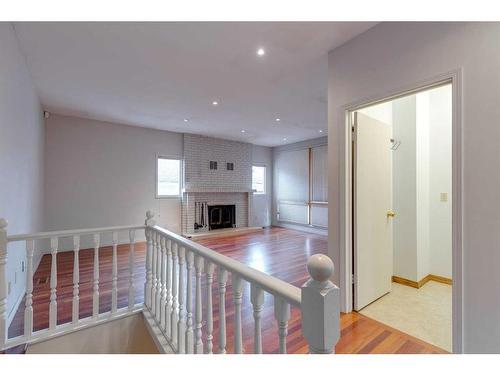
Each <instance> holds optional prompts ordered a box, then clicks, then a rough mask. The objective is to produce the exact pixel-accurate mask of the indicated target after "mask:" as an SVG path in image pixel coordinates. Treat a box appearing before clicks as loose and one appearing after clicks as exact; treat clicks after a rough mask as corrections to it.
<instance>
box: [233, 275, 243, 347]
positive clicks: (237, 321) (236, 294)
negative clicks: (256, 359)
mask: <svg viewBox="0 0 500 375" xmlns="http://www.w3.org/2000/svg"><path fill="white" fill-rule="evenodd" d="M232 283H233V300H234V352H235V353H236V354H241V353H243V336H242V327H241V303H242V301H243V279H242V278H241V277H239V276H238V275H237V274H235V273H233V274H232Z"/></svg>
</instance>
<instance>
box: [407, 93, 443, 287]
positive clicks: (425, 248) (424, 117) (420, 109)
mask: <svg viewBox="0 0 500 375" xmlns="http://www.w3.org/2000/svg"><path fill="white" fill-rule="evenodd" d="M414 96H415V105H416V119H415V123H416V129H415V135H416V139H415V142H416V172H417V173H416V174H417V180H416V182H417V189H416V192H417V196H416V208H417V210H416V216H417V228H416V232H417V249H416V250H417V264H416V269H417V277H416V279H414V280H415V281H419V280H422V279H423V278H424V277H426V276H427V275H428V274H429V272H430V254H429V246H430V225H429V221H430V217H431V212H430V201H429V199H430V195H429V188H430V185H429V181H430V175H429V174H430V163H432V162H434V160H432V161H431V160H430V159H429V156H430V155H429V136H430V124H429V108H430V102H429V92H421V93H418V94H417V95H414ZM449 109H450V111H451V108H449ZM450 155H451V154H450ZM447 156H448V157H449V155H447ZM450 170H451V165H450ZM450 223H451V218H450ZM450 236H451V233H450ZM450 263H451V257H450Z"/></svg>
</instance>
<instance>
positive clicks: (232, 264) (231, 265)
mask: <svg viewBox="0 0 500 375" xmlns="http://www.w3.org/2000/svg"><path fill="white" fill-rule="evenodd" d="M151 229H153V230H155V231H156V232H159V233H161V234H163V235H166V236H168V237H171V238H172V239H173V240H175V241H176V242H177V243H178V244H181V246H184V247H186V248H188V249H189V250H191V251H192V252H193V253H195V254H196V255H199V256H201V257H203V258H205V259H208V260H209V261H210V262H212V263H214V264H216V265H218V266H220V267H222V268H224V269H225V270H226V271H229V272H231V273H233V272H234V273H236V274H238V275H239V276H240V277H241V278H242V279H244V280H246V281H248V282H250V283H254V284H257V285H258V286H259V287H260V288H262V289H263V290H265V291H266V292H268V293H270V294H272V295H276V296H279V297H281V298H283V299H284V300H285V301H286V302H288V303H290V304H291V305H294V306H297V307H300V303H301V291H300V288H298V287H296V286H293V285H292V284H289V283H287V282H285V281H283V280H280V279H278V278H276V277H274V276H271V275H268V274H266V273H264V272H262V271H259V270H256V269H255V268H252V267H250V266H247V265H246V264H244V263H241V262H239V261H237V260H235V259H233V258H229V257H227V256H225V255H222V254H220V253H218V252H216V251H214V250H211V249H209V248H208V247H205V246H203V245H200V244H199V243H196V242H194V241H191V240H189V239H187V238H185V237H182V236H180V235H178V234H176V233H173V232H171V231H169V230H167V229H165V228H162V227H160V226H158V225H155V226H153V227H151Z"/></svg>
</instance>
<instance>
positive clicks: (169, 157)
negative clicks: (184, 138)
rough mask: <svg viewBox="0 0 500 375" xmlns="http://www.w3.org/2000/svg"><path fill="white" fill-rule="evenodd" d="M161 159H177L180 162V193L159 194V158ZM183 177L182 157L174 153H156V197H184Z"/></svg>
mask: <svg viewBox="0 0 500 375" xmlns="http://www.w3.org/2000/svg"><path fill="white" fill-rule="evenodd" d="M160 159H166V160H175V161H178V162H179V194H174V195H160V194H158V160H160ZM183 177H184V160H183V159H182V158H181V157H179V156H173V155H163V154H156V155H155V198H156V199H180V198H181V197H182V193H183V188H184V184H183V181H184V178H183Z"/></svg>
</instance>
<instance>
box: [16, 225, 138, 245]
mask: <svg viewBox="0 0 500 375" xmlns="http://www.w3.org/2000/svg"><path fill="white" fill-rule="evenodd" d="M144 228H145V225H143V224H142V225H120V226H114V227H101V228H87V229H68V230H57V231H52V232H38V233H27V234H14V235H9V236H7V242H15V241H25V240H39V239H45V238H51V237H69V236H76V235H85V234H94V233H111V232H120V231H125V230H132V229H144Z"/></svg>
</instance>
